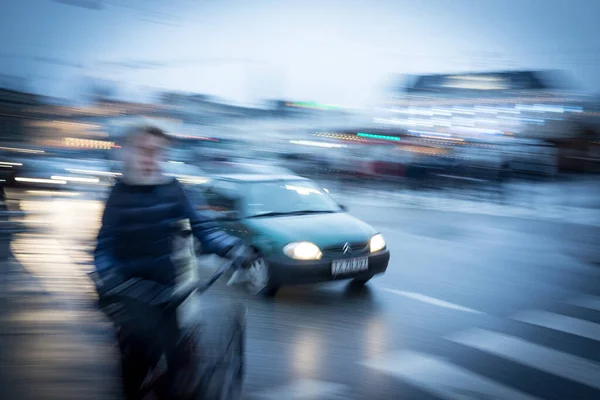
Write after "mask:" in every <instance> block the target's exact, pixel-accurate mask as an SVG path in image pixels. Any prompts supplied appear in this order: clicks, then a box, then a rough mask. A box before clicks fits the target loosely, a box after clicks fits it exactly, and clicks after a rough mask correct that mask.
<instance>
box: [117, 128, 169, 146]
mask: <svg viewBox="0 0 600 400" xmlns="http://www.w3.org/2000/svg"><path fill="white" fill-rule="evenodd" d="M144 133H145V134H148V135H152V136H156V137H159V138H163V139H165V140H167V141H168V142H171V140H172V138H171V136H169V134H168V133H167V132H165V131H164V130H163V129H161V128H159V127H157V126H154V125H136V126H133V127H131V128H129V129H127V131H125V135H124V138H125V142H126V143H127V144H131V141H132V139H133V138H135V137H136V136H138V135H140V134H144Z"/></svg>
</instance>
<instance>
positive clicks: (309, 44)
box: [0, 0, 600, 106]
mask: <svg viewBox="0 0 600 400" xmlns="http://www.w3.org/2000/svg"><path fill="white" fill-rule="evenodd" d="M69 2H72V3H80V4H84V5H85V4H88V5H90V8H84V7H77V6H72V5H67V4H64V3H69ZM99 4H100V5H101V7H95V5H99ZM0 21H1V22H2V23H1V24H0V33H1V34H2V37H3V40H2V42H1V44H0V46H1V47H0V74H3V75H4V76H5V80H6V76H21V77H24V78H27V84H28V86H29V87H30V88H33V89H34V90H35V91H38V92H41V93H45V94H49V95H55V96H69V97H74V96H77V95H78V93H80V91H81V88H82V87H83V83H84V82H85V81H86V79H87V77H93V78H101V79H110V80H116V81H119V82H120V83H121V86H120V91H121V92H122V93H124V95H126V96H129V97H131V98H139V97H140V96H142V95H144V94H145V93H149V91H150V90H154V89H170V90H187V91H193V92H200V93H209V94H213V95H218V96H221V97H224V98H228V99H231V100H235V101H252V100H256V99H260V98H291V99H296V100H304V101H320V102H325V103H334V104H342V105H351V106H362V105H369V104H373V102H375V101H376V100H377V99H378V98H379V97H380V96H381V94H382V91H383V89H384V88H385V87H388V86H389V85H390V84H391V82H392V78H393V76H394V74H405V73H433V72H436V73H437V72H461V71H470V70H491V69H503V68H511V69H515V68H534V69H547V68H559V69H564V70H566V71H567V72H568V73H569V74H570V75H571V76H572V78H573V79H574V81H575V82H576V83H579V84H580V85H581V86H582V87H583V88H584V89H585V90H586V91H590V92H600V72H599V71H600V68H599V67H600V42H598V38H600V0H565V1H563V0H395V1H392V0H300V1H297V0H106V1H98V0H59V1H56V0H2V1H1V5H0ZM0 84H1V79H0Z"/></svg>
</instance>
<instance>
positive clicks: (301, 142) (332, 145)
mask: <svg viewBox="0 0 600 400" xmlns="http://www.w3.org/2000/svg"><path fill="white" fill-rule="evenodd" d="M290 143H292V144H299V145H304V146H314V147H325V148H342V147H348V146H346V145H345V144H335V143H325V142H313V141H310V140H290Z"/></svg>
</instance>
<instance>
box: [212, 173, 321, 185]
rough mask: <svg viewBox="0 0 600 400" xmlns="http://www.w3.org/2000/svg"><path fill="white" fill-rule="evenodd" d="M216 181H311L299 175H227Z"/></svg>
mask: <svg viewBox="0 0 600 400" xmlns="http://www.w3.org/2000/svg"><path fill="white" fill-rule="evenodd" d="M214 179H215V180H225V181H230V182H239V183H246V182H275V181H307V182H308V181H310V179H308V178H303V177H301V176H298V175H290V174H287V175H280V174H225V175H217V176H215V177H214Z"/></svg>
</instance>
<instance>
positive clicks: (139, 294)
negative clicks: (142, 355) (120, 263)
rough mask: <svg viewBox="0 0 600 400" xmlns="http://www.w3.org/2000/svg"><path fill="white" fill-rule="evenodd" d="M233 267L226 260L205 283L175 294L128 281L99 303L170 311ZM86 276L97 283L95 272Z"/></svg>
mask: <svg viewBox="0 0 600 400" xmlns="http://www.w3.org/2000/svg"><path fill="white" fill-rule="evenodd" d="M233 265H234V263H233V261H230V260H227V261H225V262H223V263H222V264H221V265H220V266H219V268H218V269H217V271H216V272H215V273H214V274H213V275H212V276H211V277H210V278H209V279H208V280H207V281H201V282H192V283H189V284H187V285H186V286H185V287H183V288H181V289H179V290H177V291H176V292H175V293H170V292H169V291H170V290H171V288H168V287H164V288H162V289H161V286H162V285H161V284H159V283H156V282H150V281H145V280H142V279H133V280H128V281H126V282H123V283H121V284H120V285H117V286H116V287H114V288H111V289H110V290H108V291H107V292H106V293H103V295H102V296H101V297H102V298H101V299H100V301H101V303H104V304H109V303H117V302H122V301H136V302H139V303H147V304H148V305H150V306H152V305H155V306H158V307H160V308H162V309H163V310H164V311H172V310H175V309H176V308H177V307H179V306H180V305H181V304H183V303H184V302H185V301H186V300H187V299H188V298H189V297H190V296H191V295H192V294H194V293H195V292H198V293H204V292H205V291H207V290H208V289H210V287H211V286H212V285H214V284H215V282H216V281H218V280H219V278H221V276H222V275H223V274H224V273H225V272H226V271H228V270H229V269H230V268H231V267H232V266H233ZM88 276H89V277H90V279H92V281H94V282H96V283H97V276H98V273H97V272H96V271H92V272H88ZM143 286H146V289H143ZM136 289H137V290H136ZM127 290H130V291H132V292H135V293H136V295H127V293H126V291H127ZM144 292H149V293H150V294H148V295H144ZM152 293H154V294H152ZM165 294H166V295H167V296H168V297H167V298H165V297H164V295H165Z"/></svg>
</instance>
